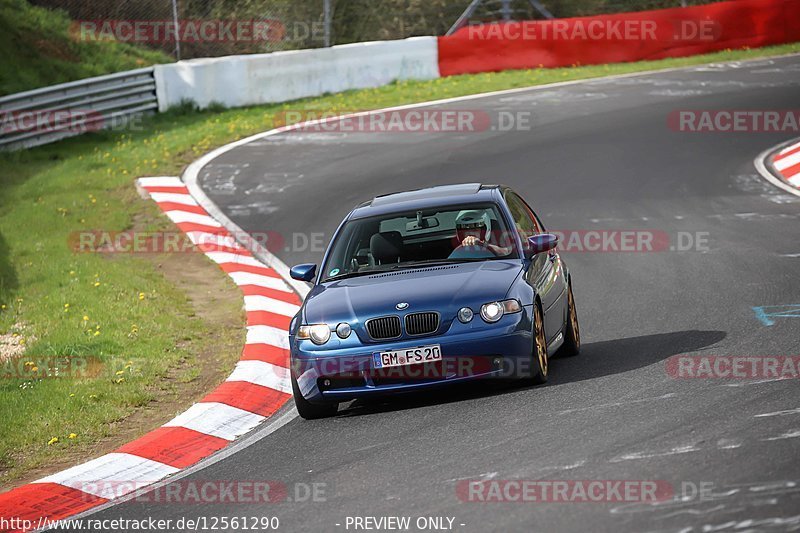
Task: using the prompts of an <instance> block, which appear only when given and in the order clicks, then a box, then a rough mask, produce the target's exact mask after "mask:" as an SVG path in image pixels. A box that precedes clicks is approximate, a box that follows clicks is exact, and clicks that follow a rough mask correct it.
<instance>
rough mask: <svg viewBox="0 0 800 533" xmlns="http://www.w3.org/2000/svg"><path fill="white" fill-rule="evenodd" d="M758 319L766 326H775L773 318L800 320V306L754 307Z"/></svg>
mask: <svg viewBox="0 0 800 533" xmlns="http://www.w3.org/2000/svg"><path fill="white" fill-rule="evenodd" d="M753 312H755V314H756V318H757V319H759V320H760V321H761V323H762V324H764V325H765V326H773V325H775V321H774V320H772V319H773V318H800V304H786V305H762V306H760V307H753Z"/></svg>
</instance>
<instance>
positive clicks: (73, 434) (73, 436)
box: [69, 433, 78, 439]
mask: <svg viewBox="0 0 800 533" xmlns="http://www.w3.org/2000/svg"><path fill="white" fill-rule="evenodd" d="M77 436H78V435H77V434H75V433H70V434H69V438H70V439H74V438H75V437H77Z"/></svg>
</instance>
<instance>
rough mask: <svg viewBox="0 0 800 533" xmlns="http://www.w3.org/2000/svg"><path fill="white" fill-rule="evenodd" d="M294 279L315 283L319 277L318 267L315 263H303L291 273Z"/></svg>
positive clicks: (294, 267)
mask: <svg viewBox="0 0 800 533" xmlns="http://www.w3.org/2000/svg"><path fill="white" fill-rule="evenodd" d="M289 275H290V276H292V279H296V280H298V281H314V278H315V277H316V276H317V265H315V264H313V263H303V264H302V265H295V266H293V267H292V269H291V270H290V271H289Z"/></svg>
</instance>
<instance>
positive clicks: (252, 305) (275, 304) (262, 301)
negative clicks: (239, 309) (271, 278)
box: [244, 295, 300, 318]
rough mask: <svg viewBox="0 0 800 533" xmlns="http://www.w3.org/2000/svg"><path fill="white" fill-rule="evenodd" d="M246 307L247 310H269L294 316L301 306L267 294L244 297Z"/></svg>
mask: <svg viewBox="0 0 800 533" xmlns="http://www.w3.org/2000/svg"><path fill="white" fill-rule="evenodd" d="M244 309H245V311H267V312H268V313H275V314H278V315H283V316H288V317H289V318H292V317H293V316H294V315H296V314H297V312H298V311H299V310H300V306H299V305H295V304H290V303H289V302H284V301H282V300H276V299H274V298H268V297H266V296H259V295H254V296H245V297H244Z"/></svg>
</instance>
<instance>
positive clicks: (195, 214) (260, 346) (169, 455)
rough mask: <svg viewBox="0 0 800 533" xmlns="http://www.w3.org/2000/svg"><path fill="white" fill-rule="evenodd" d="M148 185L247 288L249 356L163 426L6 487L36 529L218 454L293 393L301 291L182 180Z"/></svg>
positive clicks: (15, 525)
mask: <svg viewBox="0 0 800 533" xmlns="http://www.w3.org/2000/svg"><path fill="white" fill-rule="evenodd" d="M138 184H139V186H140V188H142V189H143V190H144V191H146V192H147V193H148V194H149V195H150V197H151V198H152V199H153V200H154V201H155V202H156V203H158V205H159V207H161V209H162V210H163V211H164V213H165V214H166V215H167V217H169V218H170V219H171V220H172V221H173V222H174V223H175V224H176V225H177V226H178V227H179V228H180V229H181V230H182V231H183V232H184V233H186V234H187V236H188V237H189V239H190V240H191V241H192V242H193V243H194V244H195V246H196V247H198V248H199V249H200V250H201V251H202V252H204V253H205V254H206V255H207V256H208V257H209V258H210V259H211V260H212V261H214V262H215V263H217V264H218V265H219V266H220V268H222V270H224V271H225V272H226V273H227V274H228V275H229V276H230V277H231V278H232V279H233V281H234V283H236V285H238V286H239V288H240V289H241V291H242V293H243V295H244V305H245V311H246V312H247V340H246V343H245V347H244V351H243V353H242V358H241V360H240V361H239V363H237V365H236V368H235V369H234V371H233V372H232V373H231V375H230V376H229V377H228V379H227V380H226V381H225V382H224V383H222V384H221V385H220V386H219V387H217V388H216V389H215V390H214V391H212V392H211V393H210V394H208V395H207V396H206V397H205V398H203V399H202V400H201V401H200V402H198V403H196V404H194V405H193V406H192V407H190V408H189V409H188V410H186V411H185V412H184V413H181V414H180V415H178V416H176V417H175V418H173V419H172V420H170V421H169V422H167V423H166V424H164V425H163V426H161V427H160V428H158V429H156V430H154V431H151V432H150V433H148V434H146V435H145V436H143V437H141V438H139V439H137V440H135V441H133V442H129V443H128V444H126V445H124V446H122V447H121V448H119V449H117V450H115V451H114V452H112V453H109V454H106V455H104V456H102V457H99V458H97V459H94V460H92V461H89V462H87V463H84V464H81V465H78V466H75V467H73V468H69V469H67V470H64V471H63V472H59V473H57V474H53V475H51V476H47V477H45V478H43V479H40V480H38V481H35V482H33V483H30V484H28V485H24V486H22V487H19V488H17V489H14V490H11V491H9V492H6V493H3V494H0V517H2V518H3V519H5V521H4V522H3V523H4V524H6V525H11V527H6V526H5V525H4V526H3V528H2V529H0V531H4V532H6V531H15V532H16V531H30V530H36V529H40V528H42V527H45V526H46V525H48V524H47V523H46V522H45V518H46V519H47V520H48V521H52V520H58V519H61V518H66V517H69V516H73V515H75V514H78V513H81V512H83V511H86V510H87V509H90V508H92V507H97V506H99V505H103V504H105V503H107V502H109V501H111V500H114V499H117V498H121V497H123V496H125V495H127V494H130V493H132V492H135V491H137V490H139V489H141V488H142V487H146V486H148V485H152V484H153V483H156V482H158V481H160V480H162V479H164V478H166V477H167V476H170V475H172V474H175V473H177V472H179V471H181V470H182V469H185V468H187V467H189V466H191V465H193V464H195V463H197V462H198V461H200V460H201V459H203V458H205V457H208V456H209V455H211V454H213V453H214V452H217V451H219V450H221V449H222V448H224V447H225V446H227V445H228V444H230V443H231V442H232V441H234V440H235V439H236V438H237V437H240V436H241V435H244V434H245V433H248V432H249V431H250V430H252V429H253V428H255V427H256V426H258V425H259V424H261V423H262V422H263V421H265V420H266V419H267V418H269V417H270V416H272V415H273V414H275V412H276V411H278V409H280V408H281V407H282V406H283V405H284V404H285V403H286V402H287V401H288V400H289V399H290V398H291V395H292V389H291V384H290V379H289V343H288V329H289V322H290V320H291V317H292V316H294V315H295V313H297V311H298V309H299V306H300V303H301V301H300V298H299V296H298V295H297V293H296V292H295V291H294V290H293V289H292V288H291V287H290V286H289V285H288V284H287V283H286V282H285V281H284V279H283V278H281V276H280V275H279V274H278V273H277V272H276V271H275V270H274V269H273V268H270V267H267V266H265V265H264V264H263V263H261V262H260V261H258V260H257V259H256V258H255V257H253V255H252V254H251V253H250V252H249V251H248V250H247V249H245V248H244V247H242V246H241V245H240V244H238V243H237V241H236V239H235V238H234V236H233V235H231V234H230V232H228V230H226V229H225V228H224V227H223V226H222V225H221V224H220V223H219V222H217V221H216V220H215V219H214V218H212V217H211V216H210V215H209V214H208V213H207V212H206V210H205V209H204V208H203V207H201V206H200V205H199V204H198V202H197V201H195V199H194V198H193V197H192V195H191V194H190V193H189V190H188V189H187V187H186V185H184V183H183V182H182V181H181V180H180V179H179V178H176V177H161V178H141V179H139V180H138Z"/></svg>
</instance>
